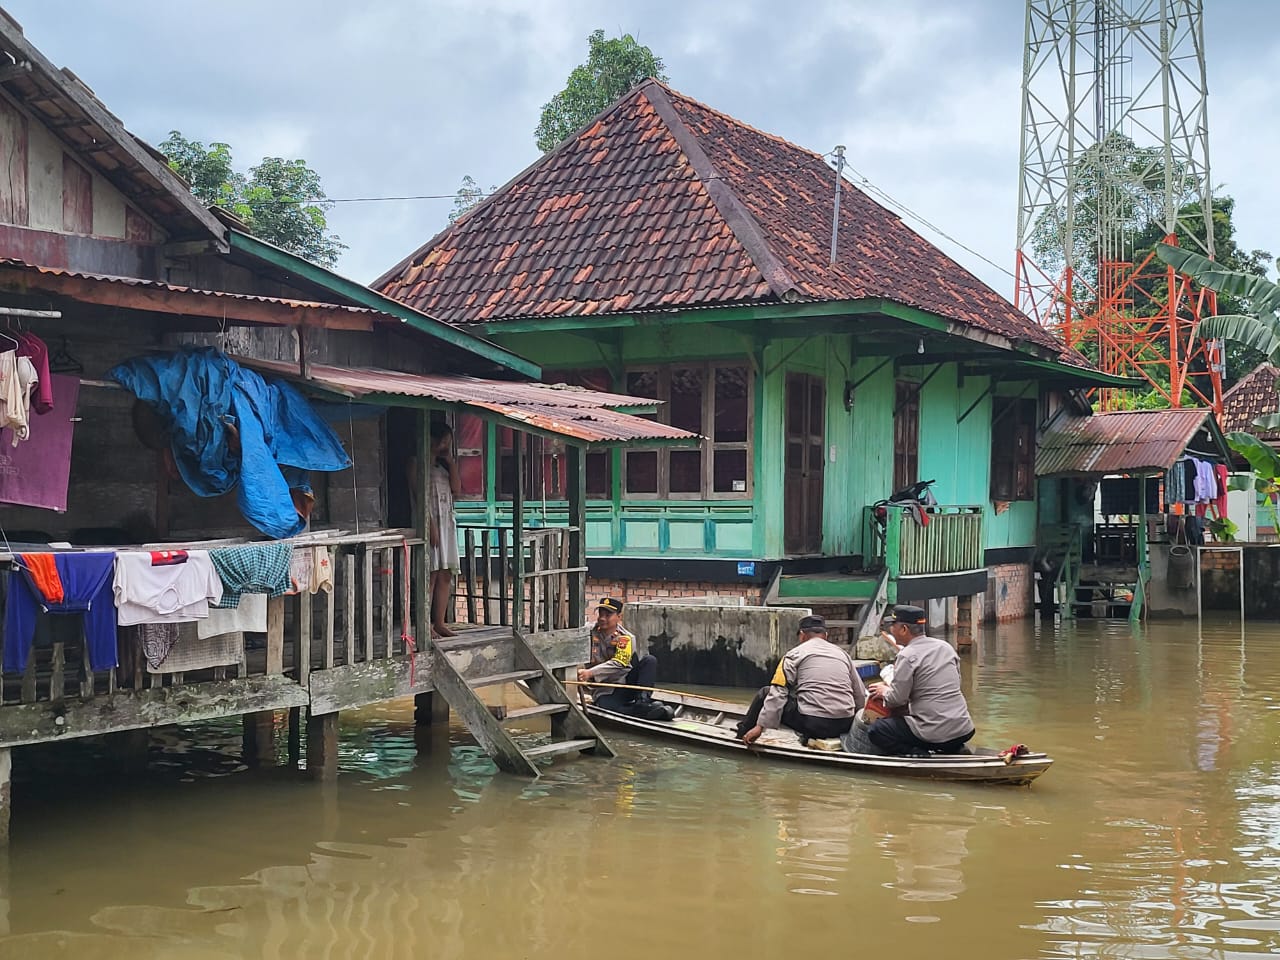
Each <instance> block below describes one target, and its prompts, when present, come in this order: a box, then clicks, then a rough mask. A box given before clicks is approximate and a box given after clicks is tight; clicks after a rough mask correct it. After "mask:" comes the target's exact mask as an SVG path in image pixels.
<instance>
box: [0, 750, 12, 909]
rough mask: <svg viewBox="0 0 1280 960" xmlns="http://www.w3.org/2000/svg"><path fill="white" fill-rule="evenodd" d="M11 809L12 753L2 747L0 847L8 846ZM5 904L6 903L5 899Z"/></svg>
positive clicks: (0, 769) (0, 765) (0, 753)
mask: <svg viewBox="0 0 1280 960" xmlns="http://www.w3.org/2000/svg"><path fill="white" fill-rule="evenodd" d="M12 809H13V751H12V750H11V749H10V748H9V747H3V748H0V847H7V846H9V816H10V813H11V812H12ZM6 892H7V891H6ZM5 902H6V904H7V903H8V899H7V897H6V899H5ZM6 919H7V918H6Z"/></svg>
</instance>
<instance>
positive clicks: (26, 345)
mask: <svg viewBox="0 0 1280 960" xmlns="http://www.w3.org/2000/svg"><path fill="white" fill-rule="evenodd" d="M16 339H17V341H18V356H19V357H27V358H28V359H29V360H30V361H31V365H32V367H34V368H35V372H36V378H37V379H36V389H35V392H34V393H33V394H32V396H31V409H32V410H34V411H35V412H36V413H38V414H40V415H41V416H43V415H44V414H46V413H48V412H49V411H50V410H52V409H53V381H52V379H51V378H50V375H49V348H48V347H47V346H46V345H45V342H44V341H43V340H41V339H40V338H39V337H37V336H36V335H35V334H34V333H18V334H17V336H16ZM77 383H78V381H77Z"/></svg>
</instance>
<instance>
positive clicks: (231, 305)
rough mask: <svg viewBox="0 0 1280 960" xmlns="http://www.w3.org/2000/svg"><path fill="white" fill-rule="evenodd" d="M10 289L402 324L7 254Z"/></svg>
mask: <svg viewBox="0 0 1280 960" xmlns="http://www.w3.org/2000/svg"><path fill="white" fill-rule="evenodd" d="M9 289H12V290H16V291H19V292H22V293H32V292H39V293H48V294H53V295H56V296H67V297H70V298H72V299H75V300H79V301H81V302H84V303H96V304H102V305H106V306H120V307H129V308H132V309H136V310H147V311H151V312H153V313H168V314H176V315H179V316H185V317H207V318H210V319H214V320H217V319H221V320H223V321H230V322H231V323H233V324H234V323H249V324H266V325H282V326H287V325H294V324H296V325H301V326H318V327H328V328H332V329H339V330H371V329H373V325H374V323H375V322H382V323H399V322H400V321H399V318H397V317H394V316H392V315H390V314H387V313H381V312H379V311H377V310H372V309H369V308H368V307H351V306H347V305H345V304H340V303H325V302H321V301H315V300H295V299H288V298H286V297H263V296H256V295H253V294H247V293H228V292H227V291H225V290H199V289H196V288H194V287H184V286H179V285H177V284H173V283H161V282H160V281H158V280H142V279H138V278H136V277H116V276H109V275H106V274H95V273H82V272H80V271H76V270H63V269H61V268H57V267H42V266H38V265H35V264H30V263H25V262H23V261H22V260H14V259H12V258H2V259H0V290H9Z"/></svg>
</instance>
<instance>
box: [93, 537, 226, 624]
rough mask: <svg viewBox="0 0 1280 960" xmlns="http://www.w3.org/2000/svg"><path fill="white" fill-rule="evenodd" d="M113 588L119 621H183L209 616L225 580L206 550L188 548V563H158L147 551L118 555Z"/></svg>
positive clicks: (133, 622) (132, 622) (123, 622)
mask: <svg viewBox="0 0 1280 960" xmlns="http://www.w3.org/2000/svg"><path fill="white" fill-rule="evenodd" d="M114 592H115V599H116V608H117V613H118V618H119V623H120V625H121V626H122V627H125V626H132V625H133V624H136V623H182V622H185V621H189V620H203V619H205V618H207V617H208V616H209V606H210V604H214V603H217V602H218V601H219V600H221V599H222V581H221V580H219V579H218V572H217V571H216V570H215V569H214V567H213V561H212V560H210V559H209V553H208V551H205V550H189V551H187V560H186V562H185V563H177V564H175V563H168V562H166V561H165V560H162V561H161V563H160V565H158V566H157V565H156V564H155V563H154V562H153V560H152V554H151V553H148V552H142V551H139V552H136V553H121V554H119V555H118V556H117V557H116V569H115V582H114Z"/></svg>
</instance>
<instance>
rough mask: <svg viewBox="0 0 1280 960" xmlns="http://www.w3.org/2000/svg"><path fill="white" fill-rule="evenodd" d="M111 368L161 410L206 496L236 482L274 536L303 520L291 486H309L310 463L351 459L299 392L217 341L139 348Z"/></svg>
mask: <svg viewBox="0 0 1280 960" xmlns="http://www.w3.org/2000/svg"><path fill="white" fill-rule="evenodd" d="M107 376H108V377H110V378H111V379H112V380H115V381H116V382H117V383H119V384H120V385H121V386H123V387H125V389H127V390H129V391H131V392H132V393H133V394H134V395H135V396H136V397H138V399H140V400H143V401H145V402H146V403H147V404H149V405H150V406H151V408H152V409H153V410H154V411H155V412H156V413H157V414H159V416H160V417H161V419H162V420H163V421H164V423H165V426H166V427H167V428H168V430H169V431H170V433H171V434H172V438H173V439H172V448H173V454H174V460H175V461H176V463H177V466H178V471H179V473H181V474H182V479H183V480H184V481H185V482H186V484H187V486H189V487H190V488H191V489H192V490H193V491H195V493H196V494H198V495H199V496H202V497H216V496H220V495H222V494H224V493H229V492H231V491H232V490H235V491H236V496H237V502H238V504H239V507H240V512H241V513H242V514H244V517H245V519H246V520H248V521H249V523H251V524H253V526H254V527H256V528H257V529H259V530H261V531H262V532H263V533H265V534H266V535H267V536H269V537H274V538H277V539H280V538H284V537H291V536H295V535H296V534H298V533H301V532H302V530H303V529H304V528H305V527H306V521H305V520H303V519H302V518H301V517H300V516H299V515H298V510H297V509H296V508H295V506H294V503H293V499H292V497H291V494H290V491H291V490H301V491H304V492H306V493H310V492H311V487H310V484H309V483H308V482H307V477H306V471H308V470H322V471H330V472H331V471H336V470H345V469H346V468H347V467H349V466H351V459H350V457H348V456H347V453H346V451H345V450H344V449H343V447H342V441H340V440H339V439H338V435H337V434H336V433H334V432H333V429H332V428H331V427H330V426H329V425H328V424H327V423H325V422H324V421H323V420H322V419H321V418H320V417H318V416H317V415H316V413H315V411H314V410H312V408H311V405H310V404H309V403H308V402H307V400H306V398H305V397H303V396H302V394H300V393H299V392H298V391H297V390H295V389H294V388H293V387H291V386H289V385H288V384H286V383H283V382H276V383H270V384H269V383H267V382H266V381H265V380H263V379H262V377H260V376H259V375H258V374H257V373H255V372H254V371H252V370H246V369H245V368H243V367H241V366H240V365H239V364H238V363H236V362H235V361H234V360H232V359H230V358H229V357H227V356H226V355H225V354H222V353H220V352H218V351H216V350H213V349H210V348H201V349H193V350H185V351H183V352H181V353H177V354H171V355H169V356H165V357H140V358H136V359H133V360H129V361H127V362H125V363H122V364H120V365H119V366H117V367H115V368H114V369H112V370H111V371H110V372H109V373H108V374H107ZM233 439H234V440H235V443H234V444H233V443H232V440H233ZM237 450H238V453H237V452H236V451H237Z"/></svg>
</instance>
